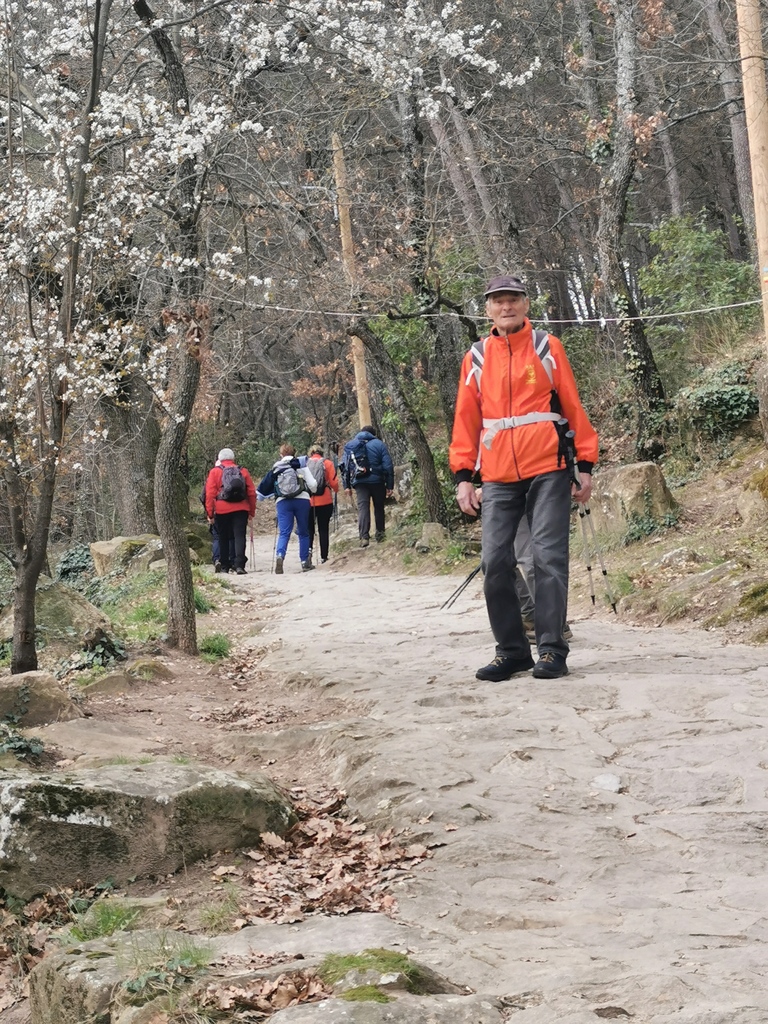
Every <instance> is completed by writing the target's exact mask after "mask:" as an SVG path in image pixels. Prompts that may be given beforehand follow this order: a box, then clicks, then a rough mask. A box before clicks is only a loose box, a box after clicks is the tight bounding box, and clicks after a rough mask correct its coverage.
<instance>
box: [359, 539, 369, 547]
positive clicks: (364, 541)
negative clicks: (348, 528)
mask: <svg viewBox="0 0 768 1024" xmlns="http://www.w3.org/2000/svg"><path fill="white" fill-rule="evenodd" d="M370 543H371V542H370V541H369V540H368V538H367V537H361V538H360V547H361V548H367V547H368V545H369V544H370Z"/></svg>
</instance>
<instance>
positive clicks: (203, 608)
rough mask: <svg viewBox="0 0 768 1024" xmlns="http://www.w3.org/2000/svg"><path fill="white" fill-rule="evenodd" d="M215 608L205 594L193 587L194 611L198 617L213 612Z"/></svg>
mask: <svg viewBox="0 0 768 1024" xmlns="http://www.w3.org/2000/svg"><path fill="white" fill-rule="evenodd" d="M215 607H216V605H215V604H213V602H212V601H210V600H209V599H208V596H207V594H205V593H204V592H203V591H202V590H200V589H199V588H198V587H195V611H196V612H198V614H200V615H205V614H206V613H207V612H210V611H213V609H214V608H215Z"/></svg>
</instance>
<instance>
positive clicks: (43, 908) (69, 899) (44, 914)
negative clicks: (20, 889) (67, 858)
mask: <svg viewBox="0 0 768 1024" xmlns="http://www.w3.org/2000/svg"><path fill="white" fill-rule="evenodd" d="M96 896H97V892H96V890H94V889H92V890H88V891H87V892H75V891H74V890H73V889H66V890H59V891H56V892H50V893H46V895H45V896H41V897H39V898H38V899H35V900H32V901H31V902H30V903H27V904H26V905H25V906H24V907H23V909H22V910H21V911H20V912H19V911H17V912H16V913H12V912H11V911H9V910H7V909H6V907H5V904H4V901H3V900H2V899H0V1011H2V1010H6V1009H8V1007H10V1006H13V1005H14V1003H16V1002H18V1001H19V1000H21V999H23V998H24V997H25V996H26V994H27V975H28V974H29V972H30V971H31V970H32V968H33V967H34V966H35V965H36V964H38V963H39V962H40V961H41V960H42V959H43V957H44V956H45V946H46V943H47V942H48V939H49V937H50V934H51V931H52V929H54V928H60V927H61V926H62V925H64V924H68V923H69V922H70V921H72V919H73V915H74V914H75V913H78V912H79V911H81V910H84V909H85V908H86V907H87V906H88V905H89V904H90V903H92V902H93V900H94V899H96Z"/></svg>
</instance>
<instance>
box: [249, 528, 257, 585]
mask: <svg viewBox="0 0 768 1024" xmlns="http://www.w3.org/2000/svg"><path fill="white" fill-rule="evenodd" d="M248 553H249V554H250V556H251V572H253V567H254V565H255V564H256V544H255V542H254V539H253V520H251V545H250V548H249V552H248Z"/></svg>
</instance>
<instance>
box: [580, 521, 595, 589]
mask: <svg viewBox="0 0 768 1024" xmlns="http://www.w3.org/2000/svg"><path fill="white" fill-rule="evenodd" d="M576 508H577V509H578V513H579V522H580V525H581V545H582V549H583V551H584V561H585V563H586V566H587V576H589V596H590V598H591V599H592V604H595V580H594V577H593V576H592V560H591V558H590V554H589V539H588V537H587V524H586V523H585V522H584V520H585V519H586V518H587V514H586V512H585V511H584V506H583V505H577V506H576Z"/></svg>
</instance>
